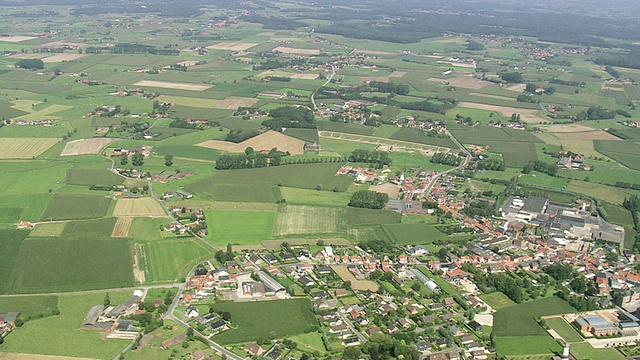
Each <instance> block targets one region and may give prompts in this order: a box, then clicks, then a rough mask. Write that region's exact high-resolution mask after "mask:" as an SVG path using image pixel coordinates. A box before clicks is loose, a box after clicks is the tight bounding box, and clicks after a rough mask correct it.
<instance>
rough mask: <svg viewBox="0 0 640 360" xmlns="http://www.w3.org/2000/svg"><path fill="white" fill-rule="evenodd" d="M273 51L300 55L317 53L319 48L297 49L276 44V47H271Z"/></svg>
mask: <svg viewBox="0 0 640 360" xmlns="http://www.w3.org/2000/svg"><path fill="white" fill-rule="evenodd" d="M273 50H274V51H279V52H281V53H285V54H302V55H318V54H320V50H316V49H298V48H291V47H287V46H278V47H277V48H275V49H273Z"/></svg>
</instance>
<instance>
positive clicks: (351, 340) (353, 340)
mask: <svg viewBox="0 0 640 360" xmlns="http://www.w3.org/2000/svg"><path fill="white" fill-rule="evenodd" d="M342 343H343V344H344V346H346V347H350V346H358V345H360V339H358V338H357V337H353V338H349V339H345V340H344V341H343V342H342Z"/></svg>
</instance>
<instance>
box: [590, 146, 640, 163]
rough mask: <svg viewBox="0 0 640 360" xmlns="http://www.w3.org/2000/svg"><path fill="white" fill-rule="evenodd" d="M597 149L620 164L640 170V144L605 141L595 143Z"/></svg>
mask: <svg viewBox="0 0 640 360" xmlns="http://www.w3.org/2000/svg"><path fill="white" fill-rule="evenodd" d="M594 144H595V149H596V150H597V151H598V152H600V153H602V154H604V155H607V156H608V157H610V158H612V159H614V160H616V161H618V162H619V163H621V164H623V165H625V166H627V167H629V168H631V169H634V170H640V144H638V143H633V142H629V141H603V140H597V141H595V142H594Z"/></svg>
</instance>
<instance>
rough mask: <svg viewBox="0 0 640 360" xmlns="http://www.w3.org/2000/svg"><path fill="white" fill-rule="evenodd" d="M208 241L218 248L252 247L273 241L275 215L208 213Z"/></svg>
mask: <svg viewBox="0 0 640 360" xmlns="http://www.w3.org/2000/svg"><path fill="white" fill-rule="evenodd" d="M206 215H207V222H208V224H209V236H207V240H208V241H209V242H210V243H211V244H213V245H216V246H226V245H227V244H228V243H231V244H240V245H251V244H259V243H260V241H262V240H268V239H271V236H272V235H271V234H272V233H273V224H274V221H275V214H274V213H273V212H268V211H219V210H209V211H206Z"/></svg>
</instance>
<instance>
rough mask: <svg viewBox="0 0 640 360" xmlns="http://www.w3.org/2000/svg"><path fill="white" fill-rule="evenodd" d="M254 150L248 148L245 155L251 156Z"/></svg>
mask: <svg viewBox="0 0 640 360" xmlns="http://www.w3.org/2000/svg"><path fill="white" fill-rule="evenodd" d="M253 151H254V150H253V148H252V147H251V146H249V147H247V148H246V149H244V154H245V155H251V154H253Z"/></svg>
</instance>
